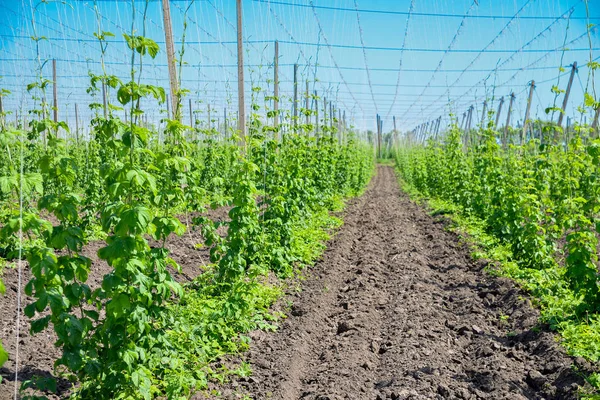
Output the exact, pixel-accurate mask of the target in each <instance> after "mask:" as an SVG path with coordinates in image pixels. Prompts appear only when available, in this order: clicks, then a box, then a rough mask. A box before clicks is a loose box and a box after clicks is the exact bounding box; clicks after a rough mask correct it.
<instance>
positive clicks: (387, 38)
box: [0, 0, 600, 130]
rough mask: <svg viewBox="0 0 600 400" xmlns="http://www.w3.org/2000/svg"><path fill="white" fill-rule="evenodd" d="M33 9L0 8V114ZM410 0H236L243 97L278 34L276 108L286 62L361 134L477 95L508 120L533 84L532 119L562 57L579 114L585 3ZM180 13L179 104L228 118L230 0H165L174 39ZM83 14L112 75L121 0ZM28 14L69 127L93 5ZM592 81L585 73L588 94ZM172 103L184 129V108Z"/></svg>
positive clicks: (232, 54) (30, 60) (155, 75)
mask: <svg viewBox="0 0 600 400" xmlns="http://www.w3.org/2000/svg"><path fill="white" fill-rule="evenodd" d="M37 4H38V1H37V0H0V15H1V16H2V17H3V20H4V21H7V23H4V24H2V26H1V27H0V35H1V36H0V43H1V45H0V76H1V77H2V78H1V79H0V88H6V89H9V90H11V91H12V92H13V93H12V95H11V96H9V98H7V99H5V104H4V108H5V109H6V110H9V111H14V110H16V109H17V108H22V109H24V110H27V109H30V108H31V106H32V101H31V99H30V95H29V94H28V93H27V92H26V91H25V86H26V84H27V83H29V82H32V81H33V80H34V75H35V68H36V63H35V62H34V59H35V57H36V51H35V45H34V42H33V41H32V40H31V38H30V37H31V36H32V35H33V30H32V24H31V18H32V7H35V6H36V5H37ZM412 4H413V9H412V13H411V14H410V16H409V15H407V14H408V12H409V10H410V8H411V1H410V0H398V1H392V0H375V1H366V0H356V1H355V0H313V2H312V3H311V1H310V0H277V1H275V0H243V7H244V29H245V31H244V37H245V39H246V43H245V50H246V63H247V64H248V67H247V73H246V77H247V81H248V84H247V95H249V94H250V87H251V84H254V85H257V86H260V87H261V88H263V89H264V90H265V91H270V90H272V83H271V82H270V80H271V79H272V76H273V71H272V63H273V48H274V46H273V42H274V41H275V40H279V41H280V80H281V93H282V95H283V96H284V97H285V99H284V100H283V101H284V102H289V98H290V96H291V93H292V88H293V85H292V82H291V81H292V71H293V67H292V65H293V64H294V63H298V64H299V79H300V81H301V82H302V84H301V88H302V90H303V89H304V82H305V80H309V85H310V88H311V91H312V90H317V92H318V94H319V95H320V96H325V97H327V99H328V100H332V101H334V103H335V104H337V106H338V107H339V108H340V109H343V110H345V111H346V113H347V116H348V119H351V120H352V121H353V122H354V124H355V125H356V126H357V127H359V128H361V129H374V127H375V115H376V114H377V113H379V114H380V115H381V116H382V118H383V120H384V130H389V129H391V128H392V116H396V118H397V123H398V129H401V130H407V129H412V128H413V127H414V126H415V125H417V124H419V123H421V122H425V121H427V120H431V119H434V118H437V117H438V116H440V115H443V116H447V115H448V113H449V112H450V111H453V112H455V113H456V114H458V115H459V116H460V115H462V113H463V112H464V111H466V109H467V108H468V107H469V106H471V105H473V106H474V107H475V111H476V112H479V113H480V112H481V108H482V103H483V100H484V99H486V98H488V99H490V101H493V104H494V105H493V106H494V107H496V106H497V102H498V99H499V98H500V97H501V96H505V97H506V98H508V96H509V94H510V93H511V92H514V93H515V95H516V101H515V105H514V110H513V114H512V117H511V118H512V121H513V122H514V123H517V122H518V121H519V120H522V118H523V115H524V112H525V104H526V97H527V89H528V83H529V82H530V81H531V80H532V79H534V80H535V81H536V90H535V95H534V102H533V107H532V114H533V115H534V116H539V117H543V115H544V109H545V108H546V107H547V106H551V105H552V102H553V99H554V97H553V95H552V94H551V93H550V88H551V86H552V85H553V84H557V83H558V84H559V86H560V87H562V88H564V87H565V86H566V83H567V79H568V75H566V76H565V74H562V75H563V76H561V77H560V80H559V78H558V75H559V70H558V67H559V66H560V65H561V64H562V65H563V66H565V67H566V68H567V70H568V68H569V67H568V66H569V65H571V64H572V63H573V62H574V61H577V62H578V64H579V65H580V66H581V68H580V69H579V73H578V75H577V76H576V78H575V82H574V84H573V91H572V95H571V100H570V104H569V107H568V109H567V115H569V116H576V117H577V118H579V114H578V113H577V112H576V107H577V106H578V105H580V104H581V103H582V101H583V91H584V90H585V87H589V88H590V89H591V87H592V84H591V82H590V79H589V77H588V68H586V67H585V64H586V63H587V62H588V61H589V59H590V50H589V47H590V46H589V40H588V37H587V35H586V23H587V22H586V20H585V17H586V3H585V1H583V0H568V1H556V0H553V1H552V0H502V1H499V0H479V1H474V0H462V1H425V0H414V1H413V2H412ZM135 6H136V7H135V8H136V14H135V26H136V29H137V31H138V34H141V32H142V29H143V24H142V20H143V18H142V12H143V9H144V6H145V1H144V0H140V1H137V0H136V2H135ZM188 6H189V11H188V17H189V20H188V28H187V32H186V42H188V44H187V45H186V52H185V57H184V59H185V61H186V62H187V63H188V64H189V65H188V66H186V67H185V68H184V72H183V74H182V81H183V85H182V86H183V87H184V88H187V89H189V90H190V91H191V94H190V96H191V98H192V100H193V108H194V110H197V112H199V113H200V114H199V115H200V118H201V119H202V118H205V115H206V110H207V108H208V105H209V104H210V106H211V108H212V109H213V110H219V111H218V115H221V114H222V112H223V109H224V108H228V110H229V112H230V113H231V112H234V111H235V109H236V107H237V105H236V97H237V82H236V48H235V40H236V31H235V17H236V15H235V1H234V0H196V1H195V2H194V3H193V4H191V5H190V2H188V1H182V0H176V1H173V0H172V1H171V14H172V21H173V31H174V32H173V33H174V37H175V40H176V41H177V42H179V41H180V40H181V37H182V34H183V13H184V10H185V9H186V8H188ZM97 7H98V9H99V10H100V13H101V15H102V17H101V21H100V22H101V24H102V29H103V30H105V31H110V32H113V33H114V34H115V35H116V37H115V38H114V39H113V40H112V41H111V43H110V45H109V48H108V50H107V56H106V61H107V65H108V68H109V72H111V73H113V74H115V75H118V76H120V77H122V78H124V79H125V78H127V76H128V73H129V72H128V71H129V60H130V53H129V52H128V50H127V48H126V46H125V43H124V40H123V38H122V34H123V33H130V30H131V18H132V7H131V0H101V1H97ZM588 7H589V15H590V17H592V20H591V21H590V22H591V23H596V24H600V1H597V0H590V1H589V2H588ZM356 8H358V9H359V11H358V12H357V11H356ZM571 9H572V14H571V20H570V21H568V19H567V17H566V16H567V15H569V12H570V10H571ZM465 15H466V18H465V17H464V16H465ZM146 16H147V18H146V23H145V29H146V32H147V36H149V37H151V38H152V39H154V40H156V41H157V42H158V43H159V45H160V46H161V52H160V53H159V56H158V57H157V58H156V59H155V60H153V61H150V60H149V59H148V61H147V63H148V64H147V65H146V66H145V67H144V76H143V80H144V81H145V82H146V83H149V84H155V85H161V86H163V87H165V88H166V87H167V84H168V74H167V66H166V55H165V52H164V33H163V24H162V12H161V3H160V1H157V0H151V1H150V2H149V5H148V11H147V15H146ZM561 16H562V17H561ZM492 17H495V18H492ZM531 17H536V18H531ZM34 18H35V21H36V24H37V34H38V36H46V37H48V39H49V40H46V41H43V42H40V57H41V59H42V60H50V59H52V58H55V59H57V70H58V83H59V109H60V116H61V118H62V119H66V120H68V121H69V122H70V123H71V124H74V105H75V103H77V104H78V105H79V110H80V119H81V120H82V124H83V123H87V121H88V120H89V117H90V115H91V114H90V112H89V111H88V110H87V105H88V104H89V103H90V102H91V98H90V96H89V95H88V94H87V93H86V91H85V89H86V87H87V86H88V82H89V78H88V71H92V72H95V73H97V72H99V70H100V65H99V60H100V51H99V48H98V44H97V42H96V41H95V39H94V37H93V36H92V35H93V32H94V31H95V30H96V26H97V22H96V17H95V15H94V1H93V0H66V1H64V2H54V3H50V4H41V5H39V6H38V7H37V11H36V12H35V17H34ZM407 23H408V26H407ZM567 24H569V29H568V30H567ZM405 34H406V36H405ZM361 39H362V40H361ZM591 40H592V47H593V48H594V49H595V50H593V51H592V54H591V56H592V58H594V59H595V58H597V57H598V56H600V50H598V49H599V48H600V34H599V33H598V30H595V31H593V32H592V36H591ZM565 41H566V42H567V43H570V44H569V45H568V46H567V47H568V48H569V51H565V52H564V54H563V52H562V51H560V49H561V48H562V47H563V43H564V42H565ZM363 44H364V46H365V48H364V49H363ZM176 48H179V44H178V43H176ZM483 49H485V51H483V52H482V50H483ZM576 49H581V50H577V51H575V50H576ZM447 50H450V51H449V52H447ZM561 58H562V60H561ZM400 66H401V67H400ZM495 69H496V70H495ZM463 71H464V72H463ZM44 74H45V75H46V76H48V77H49V76H50V74H51V64H50V63H47V64H46V65H45V66H44ZM597 75H598V74H597ZM315 76H316V78H317V80H316V81H315ZM486 78H487V79H486ZM599 84H600V79H599V78H598V76H596V77H595V85H596V86H597V87H598V88H599V89H600V86H598V85H599ZM494 85H495V87H494ZM449 100H450V103H449ZM560 100H561V99H559V101H560ZM144 106H145V109H146V110H147V111H148V114H149V117H150V118H151V119H153V120H156V121H157V120H159V119H160V117H161V114H160V110H159V109H158V107H157V106H156V105H155V104H154V103H153V102H148V103H147V104H145V105H144ZM184 108H185V113H184V118H185V120H186V121H187V120H188V118H189V117H188V107H187V101H186V103H185V107H184ZM506 109H507V107H506V106H505V108H504V115H503V116H502V118H501V119H502V120H504V119H505V118H506ZM214 116H215V114H214V113H213V117H214ZM588 118H589V117H588Z"/></svg>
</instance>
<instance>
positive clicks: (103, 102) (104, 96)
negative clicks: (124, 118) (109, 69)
mask: <svg viewBox="0 0 600 400" xmlns="http://www.w3.org/2000/svg"><path fill="white" fill-rule="evenodd" d="M102 105H103V107H104V118H108V104H107V101H106V83H104V82H102Z"/></svg>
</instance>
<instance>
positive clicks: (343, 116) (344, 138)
mask: <svg viewBox="0 0 600 400" xmlns="http://www.w3.org/2000/svg"><path fill="white" fill-rule="evenodd" d="M342 121H344V125H343V126H344V137H343V140H344V143H345V142H346V137H347V134H346V131H347V130H348V125H346V110H344V115H342Z"/></svg>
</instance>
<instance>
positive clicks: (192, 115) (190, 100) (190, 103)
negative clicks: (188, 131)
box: [188, 99, 194, 129]
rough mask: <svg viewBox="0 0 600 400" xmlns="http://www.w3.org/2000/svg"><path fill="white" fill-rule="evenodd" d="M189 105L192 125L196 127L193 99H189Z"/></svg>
mask: <svg viewBox="0 0 600 400" xmlns="http://www.w3.org/2000/svg"><path fill="white" fill-rule="evenodd" d="M188 105H189V106H190V127H191V128H192V129H194V110H192V99H188Z"/></svg>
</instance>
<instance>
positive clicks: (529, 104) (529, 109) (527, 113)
mask: <svg viewBox="0 0 600 400" xmlns="http://www.w3.org/2000/svg"><path fill="white" fill-rule="evenodd" d="M534 89H535V81H533V80H532V81H531V83H530V84H529V97H528V98H527V108H526V109H525V119H524V120H523V130H522V131H521V144H523V143H525V137H526V136H527V126H528V125H529V113H530V112H531V101H532V100H533V90H534Z"/></svg>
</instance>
